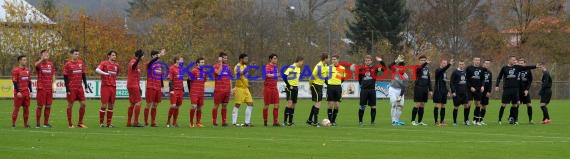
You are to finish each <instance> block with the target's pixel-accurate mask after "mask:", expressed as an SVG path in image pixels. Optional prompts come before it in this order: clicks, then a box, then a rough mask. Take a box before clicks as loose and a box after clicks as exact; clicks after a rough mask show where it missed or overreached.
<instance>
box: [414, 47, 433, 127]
mask: <svg viewBox="0 0 570 159" xmlns="http://www.w3.org/2000/svg"><path fill="white" fill-rule="evenodd" d="M418 60H420V65H421V66H422V67H421V68H416V70H414V71H416V82H415V86H414V102H416V107H414V108H413V109H412V125H413V126H417V125H422V126H425V125H427V124H425V123H424V122H423V121H422V120H423V118H424V106H425V103H426V102H427V100H428V98H429V97H428V95H429V96H431V95H432V94H433V91H432V88H431V79H430V74H429V68H428V66H427V65H428V64H429V61H428V59H427V57H426V56H423V55H422V56H420V57H419V58H418ZM416 114H417V115H418V122H417V123H416Z"/></svg>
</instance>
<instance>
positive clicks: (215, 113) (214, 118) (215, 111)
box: [212, 108, 218, 125]
mask: <svg viewBox="0 0 570 159" xmlns="http://www.w3.org/2000/svg"><path fill="white" fill-rule="evenodd" d="M217 122H218V109H216V108H212V125H214V124H216V123H217Z"/></svg>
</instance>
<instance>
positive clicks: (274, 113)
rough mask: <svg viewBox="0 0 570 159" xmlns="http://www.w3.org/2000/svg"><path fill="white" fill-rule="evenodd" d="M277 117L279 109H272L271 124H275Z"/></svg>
mask: <svg viewBox="0 0 570 159" xmlns="http://www.w3.org/2000/svg"><path fill="white" fill-rule="evenodd" d="M278 117H279V108H273V124H277V118H278Z"/></svg>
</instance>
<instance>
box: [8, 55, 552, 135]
mask: <svg viewBox="0 0 570 159" xmlns="http://www.w3.org/2000/svg"><path fill="white" fill-rule="evenodd" d="M70 54H71V59H70V60H68V61H67V62H66V63H65V66H64V70H63V75H64V82H65V88H66V92H67V101H68V107H67V120H68V127H69V128H74V127H75V125H74V124H73V122H72V120H71V119H72V108H73V105H74V102H75V101H79V103H80V108H79V121H78V124H77V125H76V126H77V127H79V128H87V126H86V125H85V124H84V122H83V118H84V115H85V94H84V93H85V90H84V89H83V86H82V85H81V84H82V83H83V84H84V85H85V86H87V78H86V75H85V65H84V63H83V61H82V60H81V59H79V51H78V50H72V51H70ZM164 54H165V49H160V50H153V51H152V52H151V60H150V61H149V62H148V63H146V64H145V66H146V67H147V70H149V71H148V75H147V79H146V82H147V83H146V85H147V87H146V107H145V109H144V123H145V124H144V125H142V124H140V123H139V122H138V121H139V120H138V117H139V114H140V107H141V103H142V98H141V93H142V89H141V88H140V77H141V72H140V70H141V69H140V65H139V63H140V62H141V60H142V58H143V57H144V52H143V51H142V50H137V51H136V52H135V55H134V57H133V58H132V59H131V60H130V62H129V65H128V68H127V69H128V71H127V72H128V79H127V89H128V92H129V102H130V105H129V107H128V118H127V127H143V126H151V127H157V124H156V122H155V121H156V120H155V119H156V114H157V111H156V108H157V105H158V104H159V103H160V102H161V98H162V92H161V89H162V87H163V86H164V85H163V83H164V82H163V80H162V79H163V78H150V77H151V76H156V75H162V71H163V70H162V67H161V65H160V64H159V63H155V62H156V61H158V59H159V58H160V56H163V55H164ZM116 55H117V53H116V52H115V51H110V52H108V53H107V57H108V59H107V60H105V61H102V62H101V63H100V64H99V66H98V67H97V68H96V70H95V71H96V73H97V74H99V75H100V76H101V83H102V86H101V107H100V110H99V119H100V120H99V126H100V127H114V126H113V125H112V117H113V109H114V103H115V95H116V79H117V75H118V74H119V64H118V63H117V62H116V61H115V60H116ZM339 58H340V57H339V56H338V55H333V56H331V58H330V59H331V60H330V62H329V57H328V54H326V53H324V54H322V55H321V59H320V61H319V63H318V64H317V65H316V66H315V67H314V69H313V71H312V75H313V76H314V77H327V76H329V74H332V77H344V76H345V73H343V71H342V70H344V67H343V66H340V65H339V60H340V59H339ZM268 61H269V62H268V64H266V70H267V72H268V74H267V78H266V80H265V82H264V90H263V93H264V107H263V120H264V126H267V125H268V116H269V115H268V114H269V113H268V109H269V105H273V126H281V125H283V126H292V125H294V123H293V115H294V111H295V105H296V103H297V96H298V86H299V76H298V75H300V74H301V73H302V72H301V68H302V66H303V58H302V57H297V58H296V60H295V63H293V64H292V65H290V66H289V67H288V69H287V70H286V71H285V72H283V73H282V74H280V75H278V76H281V78H283V81H284V83H285V84H286V89H285V92H286V94H287V106H286V108H285V110H284V121H283V124H279V123H278V111H279V92H278V90H277V80H276V78H277V77H275V78H274V74H272V73H271V72H277V71H278V70H277V62H278V57H277V55H275V54H272V55H270V56H269V59H268ZM363 61H364V65H365V66H367V67H369V68H368V69H365V68H360V69H361V70H360V71H361V72H365V73H364V74H359V78H358V80H359V84H360V89H361V91H360V107H359V111H358V115H359V125H360V126H362V125H363V121H362V120H363V115H364V111H365V108H366V106H367V105H368V106H370V107H371V112H370V116H371V125H374V123H375V117H376V90H375V82H376V79H374V78H372V77H373V75H372V74H379V73H381V72H382V71H383V70H382V69H378V70H373V67H374V65H373V62H372V61H373V60H372V56H370V55H366V56H365V57H364V60H363ZM376 61H377V62H379V63H380V64H381V65H382V66H384V67H386V65H385V63H384V62H383V61H382V58H380V57H376ZM419 61H420V65H421V66H422V67H421V68H418V69H417V70H415V71H416V75H419V76H418V78H417V80H416V81H415V86H414V102H416V106H415V107H414V108H413V110H412V125H426V124H424V123H423V122H422V120H423V114H424V104H425V103H426V102H427V98H428V96H433V100H434V103H435V104H436V107H435V108H434V119H435V123H436V125H442V126H443V125H445V122H444V118H445V104H446V102H447V97H448V96H453V102H454V111H453V115H454V117H453V119H454V125H456V124H457V121H456V120H457V112H458V107H459V106H460V105H462V104H463V105H464V123H465V124H466V125H470V121H469V120H468V116H469V111H470V109H469V108H470V104H471V100H475V103H476V109H475V112H474V124H476V125H484V122H483V118H484V116H485V112H486V107H487V105H488V100H489V96H490V93H491V85H492V84H491V78H492V75H491V72H490V71H487V68H489V66H490V62H491V61H489V60H486V61H484V64H483V66H482V67H481V66H480V65H481V59H480V58H477V57H475V58H473V65H472V66H469V67H467V69H464V66H465V63H464V62H463V61H460V62H459V64H458V67H457V70H455V71H454V72H453V73H452V77H451V82H450V88H451V92H448V90H447V86H446V84H445V83H446V74H445V72H446V70H447V69H448V68H449V67H450V66H451V65H453V64H454V61H453V60H450V61H449V62H448V61H447V60H442V61H441V63H440V67H439V68H438V69H437V70H436V72H435V73H436V75H435V78H436V80H435V87H434V88H433V89H434V90H432V86H431V80H430V74H429V68H428V67H427V64H428V63H429V61H428V60H427V58H426V57H425V56H421V57H420V58H419ZM519 61H520V63H517V59H516V57H514V56H513V57H510V61H509V64H508V65H507V66H504V67H503V68H502V69H501V72H500V74H499V76H498V78H497V81H498V82H497V83H496V88H495V89H496V90H498V89H499V88H498V86H499V83H500V81H501V80H502V79H504V80H505V84H504V85H503V88H504V92H503V96H502V105H501V109H500V112H499V114H500V115H499V123H501V119H502V116H503V112H504V109H505V107H506V105H507V104H508V103H509V102H510V103H511V104H512V107H511V113H510V115H509V122H510V123H511V124H518V121H517V120H518V104H519V98H518V97H519V96H520V97H522V98H521V100H520V101H521V102H523V104H527V106H528V108H529V109H528V112H529V113H528V114H529V121H530V122H531V121H532V110H531V105H530V97H529V95H528V89H529V88H530V83H531V82H532V74H530V71H528V70H529V69H534V68H537V66H522V65H524V64H525V61H524V59H519ZM18 62H19V66H17V67H16V68H14V69H13V71H12V80H13V82H14V90H15V91H14V92H15V93H14V111H13V113H12V126H13V127H15V121H16V119H17V115H18V111H19V107H23V109H24V112H23V116H24V126H25V127H29V125H28V116H29V105H30V92H31V91H32V88H31V82H30V79H31V77H30V70H29V68H27V67H26V64H27V58H26V56H19V57H18ZM181 62H182V63H183V62H184V58H183V57H182V56H175V58H174V59H173V61H172V63H173V64H172V65H171V66H170V67H169V70H168V71H169V74H168V79H169V88H170V108H169V111H168V120H167V123H166V127H178V124H177V119H178V114H179V108H180V106H181V105H182V96H183V93H184V92H183V91H184V89H183V80H181V79H183V77H182V78H179V76H181V72H179V70H180V69H179V68H178V67H179V65H178V63H181ZM196 63H197V65H196V67H194V68H193V69H192V71H191V72H192V74H193V75H194V77H198V78H196V79H191V78H188V79H187V80H186V82H187V86H188V90H189V91H190V92H189V93H190V99H191V100H190V101H191V104H192V107H191V109H190V112H189V114H190V127H204V125H203V124H202V123H201V116H202V107H203V105H204V94H203V92H204V83H205V81H206V80H207V79H206V78H201V77H205V76H201V75H200V70H199V67H200V66H203V65H205V60H204V58H198V59H197V60H196ZM248 63H249V60H248V57H247V54H241V55H240V56H239V63H238V64H237V65H236V66H235V67H234V69H233V70H231V69H229V63H228V56H227V54H225V53H223V52H222V53H220V54H219V58H218V61H217V63H216V64H214V75H215V78H216V80H215V88H214V107H213V108H212V112H211V113H212V125H213V126H218V124H217V115H218V109H219V106H220V105H221V106H222V108H221V118H222V126H228V124H227V119H226V116H227V115H226V114H227V105H228V103H229V98H230V96H231V95H234V99H235V106H234V107H233V110H232V125H235V126H242V125H241V124H238V123H237V121H238V113H239V108H240V106H241V105H242V104H246V105H247V107H246V110H245V124H243V126H253V125H252V123H251V112H252V111H253V99H252V96H251V93H250V91H249V81H248V79H247V78H245V76H241V77H240V78H239V79H238V80H237V81H236V84H235V86H234V88H233V89H231V88H232V86H231V81H230V77H229V76H230V75H236V74H241V75H244V74H245V72H244V71H246V69H245V68H246V67H247V66H248ZM519 64H520V65H519ZM329 65H331V66H333V67H330V68H329ZM393 65H401V66H404V65H405V63H404V59H403V56H398V58H397V59H396V60H395V61H394V63H392V64H391V65H390V66H389V67H391V66H393ZM34 66H35V67H36V72H37V78H38V82H37V83H38V84H37V92H36V93H37V104H38V106H37V108H36V127H37V128H39V127H40V126H41V124H40V119H41V115H42V109H43V114H44V122H43V127H51V125H50V124H49V116H50V113H51V104H52V99H53V87H54V85H53V81H54V79H55V67H54V65H53V63H52V62H51V61H50V60H49V53H48V52H47V51H46V50H42V51H41V52H40V60H38V61H37V62H36V63H35V64H34ZM538 66H539V67H540V68H542V70H543V72H544V73H543V81H542V82H543V85H542V89H541V91H540V96H541V109H542V110H543V115H544V118H543V123H545V124H548V123H550V117H549V115H548V110H547V108H546V105H547V104H548V103H549V101H550V96H551V94H552V92H551V90H550V87H551V85H552V84H551V79H550V76H549V74H548V72H547V70H546V68H545V67H544V66H540V65H538ZM350 69H351V70H352V71H354V65H353V66H351V68H350ZM398 71H399V70H396V72H398ZM218 76H220V77H221V78H218ZM395 77H396V79H393V80H392V82H391V86H390V88H389V96H390V103H391V107H392V111H391V115H392V125H395V126H398V125H404V123H403V122H401V121H400V120H399V118H400V115H401V114H402V110H403V105H404V94H405V88H406V87H407V84H406V83H407V82H406V80H407V78H408V77H407V75H406V74H405V73H404V74H403V77H404V78H400V77H399V76H395ZM342 82H343V80H341V79H339V78H329V79H328V80H324V79H322V78H315V79H312V80H310V81H309V85H310V90H311V95H312V101H313V102H314V105H313V106H312V107H311V110H310V113H309V117H308V119H307V122H306V123H307V124H309V125H312V126H319V124H318V114H319V110H320V102H321V101H322V98H323V94H322V92H323V91H322V89H323V85H324V84H327V87H328V88H327V101H328V106H329V108H328V110H327V115H328V119H329V120H330V121H331V124H332V126H336V117H337V114H338V111H339V106H340V101H341V97H342V87H341V85H342ZM86 88H87V89H88V91H91V90H90V87H86ZM519 89H520V90H519ZM91 92H92V91H91ZM432 92H433V93H432ZM149 115H150V119H151V122H150V123H149V122H148V119H149ZM416 115H417V117H418V122H416V121H415V119H416ZM438 115H439V117H440V118H439V119H440V120H439V121H438ZM105 117H106V120H105ZM133 118H134V119H133ZM194 119H195V120H194ZM105 121H106V122H105ZM171 121H172V122H171Z"/></svg>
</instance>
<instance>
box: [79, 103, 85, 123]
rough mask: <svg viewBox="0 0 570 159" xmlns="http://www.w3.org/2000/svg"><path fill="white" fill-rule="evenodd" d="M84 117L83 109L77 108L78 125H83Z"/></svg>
mask: <svg viewBox="0 0 570 159" xmlns="http://www.w3.org/2000/svg"><path fill="white" fill-rule="evenodd" d="M84 116H85V107H79V124H83V117H84Z"/></svg>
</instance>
